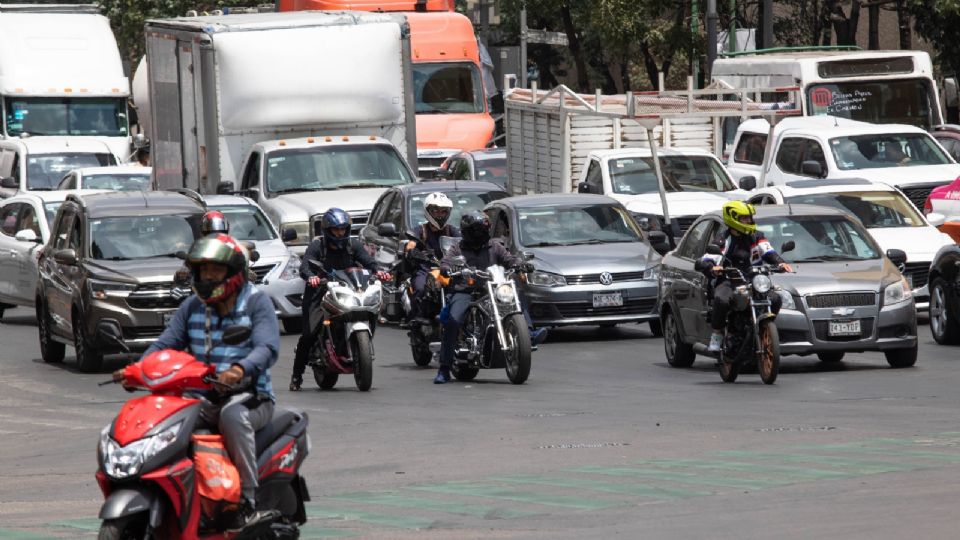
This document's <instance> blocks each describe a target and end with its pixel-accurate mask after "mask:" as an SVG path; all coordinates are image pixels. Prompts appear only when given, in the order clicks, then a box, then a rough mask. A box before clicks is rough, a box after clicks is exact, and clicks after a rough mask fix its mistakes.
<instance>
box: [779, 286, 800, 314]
mask: <svg viewBox="0 0 960 540" xmlns="http://www.w3.org/2000/svg"><path fill="white" fill-rule="evenodd" d="M777 294H778V295H780V299H781V300H783V304H782V306H781V307H782V308H783V309H794V310H795V309H797V303H796V302H795V301H794V300H793V295H792V294H790V293H789V292H787V291H785V290H783V289H777Z"/></svg>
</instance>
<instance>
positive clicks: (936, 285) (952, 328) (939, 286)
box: [930, 277, 960, 345]
mask: <svg viewBox="0 0 960 540" xmlns="http://www.w3.org/2000/svg"><path fill="white" fill-rule="evenodd" d="M948 298H950V297H949V295H948V291H947V282H946V281H944V279H943V278H941V277H938V278H934V280H933V283H931V284H930V333H931V334H933V339H934V340H936V342H937V343H939V344H940V345H956V344H957V343H960V321H958V320H957V319H956V317H954V316H953V314H952V313H951V311H950V306H949V304H948V300H947V299H948ZM955 312H956V311H954V312H953V313H955Z"/></svg>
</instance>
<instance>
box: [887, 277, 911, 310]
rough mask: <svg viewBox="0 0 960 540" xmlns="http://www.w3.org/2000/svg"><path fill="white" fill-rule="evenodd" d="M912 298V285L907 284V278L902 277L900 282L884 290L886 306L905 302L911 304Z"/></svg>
mask: <svg viewBox="0 0 960 540" xmlns="http://www.w3.org/2000/svg"><path fill="white" fill-rule="evenodd" d="M911 298H913V291H912V290H911V289H910V284H909V283H907V278H905V277H901V278H900V281H895V282H893V283H891V284H890V285H887V288H886V289H884V290H883V305H884V306H895V305H897V304H901V303H903V302H909V301H910V299H911Z"/></svg>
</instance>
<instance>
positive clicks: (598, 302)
mask: <svg viewBox="0 0 960 540" xmlns="http://www.w3.org/2000/svg"><path fill="white" fill-rule="evenodd" d="M622 305H623V295H622V294H621V293H618V292H615V293H602V294H594V295H593V307H595V308H600V307H620V306H622Z"/></svg>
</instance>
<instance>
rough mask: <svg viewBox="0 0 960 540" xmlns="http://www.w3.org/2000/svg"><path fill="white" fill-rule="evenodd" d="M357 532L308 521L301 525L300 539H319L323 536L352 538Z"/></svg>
mask: <svg viewBox="0 0 960 540" xmlns="http://www.w3.org/2000/svg"><path fill="white" fill-rule="evenodd" d="M352 536H357V533H355V532H353V531H348V530H344V529H330V528H327V527H320V526H317V525H311V524H310V523H306V524H305V525H304V526H302V527H300V540H319V539H321V538H350V537H352Z"/></svg>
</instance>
